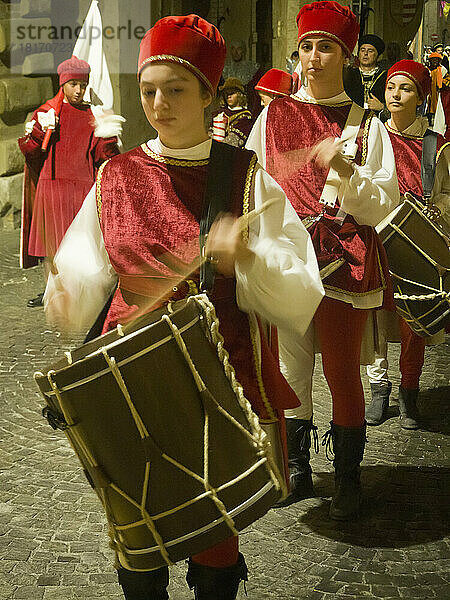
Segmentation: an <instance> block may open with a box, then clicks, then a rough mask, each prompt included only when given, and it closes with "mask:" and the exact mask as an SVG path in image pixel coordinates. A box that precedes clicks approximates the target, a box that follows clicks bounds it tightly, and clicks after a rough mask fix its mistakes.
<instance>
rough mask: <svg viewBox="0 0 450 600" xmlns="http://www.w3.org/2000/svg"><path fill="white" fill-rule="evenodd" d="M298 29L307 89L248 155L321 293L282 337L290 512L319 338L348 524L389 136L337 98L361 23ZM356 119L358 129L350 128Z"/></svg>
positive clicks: (335, 504)
mask: <svg viewBox="0 0 450 600" xmlns="http://www.w3.org/2000/svg"><path fill="white" fill-rule="evenodd" d="M297 24H298V40H299V54H300V62H301V65H302V73H303V74H304V76H305V77H306V82H307V87H306V88H305V87H302V88H301V89H300V90H299V92H297V93H296V94H295V95H294V96H291V97H289V98H282V99H276V100H273V101H272V102H271V103H270V105H269V106H268V108H267V109H265V110H264V111H263V113H262V114H261V116H260V117H259V119H258V121H257V122H256V123H255V126H254V128H253V130H252V133H251V134H250V136H249V140H248V144H247V145H248V147H249V148H252V149H254V150H256V152H257V154H258V157H259V159H260V161H261V162H262V163H263V164H264V165H265V166H266V168H267V170H268V172H269V173H270V174H271V175H272V176H273V177H274V178H275V179H276V180H277V181H278V183H279V184H280V185H281V187H282V188H283V189H284V191H285V192H286V195H287V197H288V198H289V200H290V201H291V203H292V205H293V206H294V208H295V210H296V211H297V214H298V215H299V216H300V218H301V219H303V220H304V222H305V224H306V225H307V227H308V230H309V232H310V234H311V237H312V241H313V244H314V248H315V251H316V255H317V258H318V262H319V267H320V269H321V273H322V277H323V281H324V288H325V298H324V299H323V300H322V302H321V304H320V306H319V308H318V310H317V312H316V314H315V316H314V323H313V326H311V327H310V328H309V330H308V332H307V333H306V335H305V336H297V337H293V336H285V335H284V332H283V331H280V332H279V339H280V361H281V365H282V371H283V373H284V374H285V376H286V378H287V380H288V382H289V383H290V385H291V386H292V388H293V389H294V390H295V392H296V393H297V395H298V397H299V399H300V400H301V403H302V406H301V407H300V408H299V409H298V410H294V411H292V410H291V411H288V412H287V413H286V416H287V417H288V418H287V432H288V449H289V462H290V467H291V490H292V494H291V496H290V497H289V498H288V499H287V502H295V501H297V500H300V499H302V498H305V497H309V496H311V495H313V486H312V479H311V468H310V465H309V450H310V444H311V441H310V431H311V428H312V402H311V383H312V373H313V368H314V351H315V344H314V338H315V337H316V338H317V341H318V343H319V346H320V350H321V353H322V362H323V369H324V374H325V377H326V380H327V383H328V385H329V388H330V391H331V395H332V400H333V420H332V423H331V436H332V440H333V444H334V455H335V459H334V467H335V473H336V477H335V478H336V487H335V493H334V496H333V500H332V503H331V508H330V516H331V517H332V518H334V519H340V520H345V519H350V518H352V517H354V516H355V515H356V514H357V513H358V510H359V505H360V478H359V473H360V463H361V460H362V457H363V452H364V446H365V439H366V438H365V421H364V395H363V389H362V384H361V377H360V350H361V340H362V337H363V331H364V326H365V323H366V319H367V315H368V314H369V312H370V310H371V309H373V308H377V307H380V306H381V305H382V304H383V301H384V296H385V290H386V283H387V280H388V277H389V274H388V268H387V262H386V256H385V253H384V249H383V247H382V245H381V242H380V240H379V238H378V236H377V234H376V233H375V230H374V228H373V227H374V226H375V225H376V224H377V223H378V222H379V221H380V220H381V219H382V218H383V217H384V216H386V215H387V214H388V213H389V212H390V211H391V210H392V209H393V208H394V207H395V206H396V204H397V203H398V200H399V193H398V186H397V181H396V177H395V166H394V157H393V154H392V148H391V145H390V142H389V138H388V136H387V133H386V130H385V129H384V127H383V125H382V124H381V122H380V121H379V120H378V119H377V118H376V117H374V116H373V113H370V112H369V111H366V112H364V111H363V109H360V108H357V107H356V105H354V104H352V102H351V100H350V99H349V97H348V96H347V94H346V93H345V92H344V87H343V78H342V71H343V67H344V64H345V63H346V62H347V60H348V58H349V56H350V55H351V52H352V50H353V48H354V46H355V44H356V41H357V38H358V31H359V25H358V22H357V20H356V17H355V16H354V14H353V13H352V12H351V10H350V9H349V8H347V7H344V6H342V5H340V4H338V3H337V2H313V3H312V4H308V5H305V6H303V7H302V8H301V10H300V12H299V14H298V17H297ZM353 107H354V108H353ZM351 109H352V115H351V116H349V115H350V110H351ZM355 110H356V111H358V110H359V111H360V112H359V113H358V114H359V115H360V118H359V119H354V118H353V115H354V114H355ZM361 118H362V121H361ZM346 122H348V124H349V125H351V127H349V126H347V125H346ZM359 122H360V126H359ZM352 135H353V139H354V140H355V141H353V140H351V139H350V138H351V137H352ZM341 136H342V138H341ZM339 138H341V139H339ZM351 157H354V158H351Z"/></svg>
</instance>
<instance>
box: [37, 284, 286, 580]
mask: <svg viewBox="0 0 450 600" xmlns="http://www.w3.org/2000/svg"><path fill="white" fill-rule="evenodd" d="M190 301H194V302H196V303H197V304H198V305H199V306H200V308H201V309H202V312H203V314H204V316H205V320H206V322H207V325H208V331H209V335H210V340H211V342H212V343H213V345H214V346H215V348H216V351H217V355H218V357H219V359H220V361H221V364H222V367H223V369H224V372H225V375H226V377H227V379H228V380H229V382H230V385H231V387H232V389H233V391H234V393H235V395H236V397H237V400H238V403H239V405H240V407H241V408H242V410H243V412H244V414H245V416H246V418H247V422H248V423H249V425H250V430H251V431H250V432H249V431H248V430H247V429H246V428H245V427H243V426H242V425H241V424H240V423H239V422H238V421H236V419H235V418H234V417H233V416H232V415H230V414H229V413H228V412H227V411H226V410H225V409H223V408H222V407H221V406H220V405H219V404H218V402H217V401H216V400H215V399H214V397H213V396H211V395H210V394H208V398H209V399H210V400H211V401H212V402H213V403H214V405H215V408H216V409H217V410H218V411H220V412H221V413H222V414H223V415H224V416H225V417H226V418H227V419H229V420H230V421H231V422H232V423H233V424H234V425H235V426H236V427H238V428H239V429H240V431H242V433H243V434H244V435H245V436H246V437H247V438H248V439H249V440H250V441H251V442H252V444H253V445H254V446H255V447H256V448H257V455H258V456H259V457H260V459H259V460H257V461H256V462H255V463H254V464H253V465H252V466H251V467H249V469H247V471H246V472H244V473H242V474H240V475H238V476H237V477H236V478H234V479H233V480H231V481H227V482H225V483H224V484H222V485H220V486H219V487H218V488H217V489H214V488H213V487H212V486H211V485H210V484H209V481H208V476H209V473H208V471H209V463H208V435H209V419H208V414H207V411H206V407H205V417H206V418H205V429H204V452H205V454H204V457H205V461H204V473H203V477H201V476H200V475H198V474H197V473H194V472H192V471H191V470H190V469H189V468H187V467H185V466H184V465H182V464H180V463H178V461H176V460H175V459H173V458H172V457H170V456H168V455H166V454H165V453H162V454H161V456H162V458H164V459H165V460H167V461H168V462H170V463H172V464H173V465H174V466H176V467H178V468H179V469H181V470H183V471H184V472H185V473H187V474H188V475H190V476H191V477H193V478H195V479H196V480H198V481H199V482H201V483H202V484H203V485H204V487H205V492H204V493H202V494H200V495H199V496H198V497H197V498H193V499H190V500H188V501H186V502H185V503H183V504H182V505H181V506H178V507H175V508H173V509H171V510H168V511H165V512H164V513H159V514H158V515H154V516H153V517H152V516H151V515H150V514H149V513H148V511H147V509H146V503H147V496H148V491H149V476H150V469H151V464H150V462H149V461H147V462H146V466H145V476H144V482H143V493H142V499H141V503H140V504H139V503H138V502H136V500H134V499H133V498H131V497H130V496H128V494H126V493H125V492H124V491H123V490H121V489H120V488H119V487H118V486H117V485H115V484H114V483H113V482H111V481H107V483H106V485H105V484H103V485H101V486H100V487H99V486H97V485H94V489H95V491H96V492H97V494H98V495H99V497H100V499H101V500H102V503H103V505H104V507H105V510H106V513H107V516H108V522H109V526H110V530H109V536H110V539H111V547H112V548H113V549H114V550H116V551H118V552H120V554H121V560H122V561H124V563H125V562H126V563H127V564H128V565H129V561H128V559H127V555H130V554H137V555H139V554H142V555H145V554H146V553H147V552H148V551H150V550H149V549H148V548H143V549H137V550H132V549H129V548H127V546H126V545H125V544H124V543H123V541H122V539H123V538H122V536H121V534H120V532H121V531H123V530H127V529H131V528H133V527H137V526H140V525H142V524H144V523H145V525H147V527H148V529H149V530H150V531H151V533H152V534H153V537H154V540H155V543H156V544H157V547H158V549H159V550H160V552H161V556H162V557H163V559H164V561H165V562H166V563H167V564H168V565H171V564H173V563H172V561H171V559H170V557H169V554H168V551H167V548H166V546H165V544H164V541H163V539H162V538H161V536H160V535H159V533H158V530H157V527H156V525H155V521H156V520H158V519H161V518H162V517H164V516H167V515H170V514H173V513H175V512H177V511H178V510H181V509H182V508H184V507H186V506H189V505H191V504H193V503H194V502H196V501H198V500H200V499H202V498H204V497H210V498H211V500H213V501H214V503H215V504H216V507H217V509H218V510H219V512H220V513H221V515H222V518H223V520H224V521H225V522H226V523H227V525H228V527H229V528H230V530H231V531H232V533H233V534H234V535H237V534H238V531H237V530H236V528H235V526H234V521H233V519H232V517H231V516H230V515H229V514H228V512H227V510H226V507H225V505H224V504H223V502H222V501H221V500H220V499H219V498H218V496H217V492H220V491H221V490H222V489H225V488H226V487H229V486H231V485H234V484H236V483H238V482H239V481H240V480H242V479H244V478H245V477H247V476H248V475H249V474H250V473H251V472H253V471H254V470H256V469H257V468H259V467H261V466H265V467H266V468H267V470H268V473H269V474H270V478H271V481H272V485H273V486H274V487H275V489H280V487H282V486H281V481H282V478H281V475H280V473H279V470H278V468H277V466H276V464H275V463H274V462H273V458H272V456H271V452H270V447H269V446H270V445H269V444H268V441H267V439H266V435H265V433H264V431H263V430H262V428H261V426H260V424H259V421H258V418H257V416H256V415H255V413H254V412H253V410H252V408H251V405H250V403H249V402H248V400H247V399H246V398H245V396H244V393H243V389H242V386H241V385H240V384H239V382H238V381H237V380H236V376H235V371H234V368H233V366H232V365H231V364H230V363H229V355H228V352H227V351H226V350H225V348H224V347H223V338H222V336H221V334H220V332H219V322H218V319H217V317H216V315H215V310H214V307H213V305H212V304H211V303H210V301H209V299H208V298H207V296H205V295H201V296H196V297H192V298H191V299H190ZM164 320H166V322H167V323H168V325H169V326H170V329H171V332H172V335H173V336H174V339H175V340H176V342H177V344H178V346H179V348H180V350H181V351H182V353H183V356H184V358H185V359H186V361H187V363H188V365H189V366H190V368H191V372H192V375H193V377H194V380H195V382H196V385H197V388H198V389H199V391H200V392H202V393H205V392H208V390H207V387H206V385H205V384H204V382H203V380H202V378H201V376H200V374H199V373H198V371H197V369H196V367H195V365H194V363H193V361H192V358H191V356H190V355H189V352H188V349H187V347H186V345H185V343H184V340H183V338H182V334H181V332H180V330H179V329H178V328H177V327H176V325H175V324H174V323H173V322H172V321H171V319H170V317H167V318H164ZM101 353H102V354H103V356H104V358H105V360H106V362H107V364H108V366H109V369H110V371H111V373H112V375H113V376H114V378H115V380H116V382H117V384H118V386H119V388H120V390H121V392H122V394H123V396H124V398H125V400H126V402H127V404H128V407H129V410H130V412H131V415H132V417H133V420H134V422H135V424H136V427H137V430H138V432H139V435H140V436H141V439H145V438H149V439H151V437H150V436H149V433H148V431H147V429H146V427H145V424H144V422H143V420H142V418H141V416H140V415H139V412H138V410H137V409H136V407H135V406H134V404H133V401H132V398H131V395H130V393H129V391H128V389H127V386H126V383H125V381H124V379H123V377H122V374H121V372H120V368H119V366H118V365H117V364H116V361H115V358H114V357H112V356H110V355H109V354H108V349H107V348H106V347H105V348H101ZM55 374H56V372H55V371H49V372H48V373H47V379H48V381H49V383H50V387H51V389H52V390H53V393H54V395H55V397H56V399H57V401H58V404H59V407H60V410H61V414H62V415H63V416H64V418H65V420H66V422H67V424H68V428H67V430H66V435H67V437H68V439H69V442H70V443H71V445H72V447H73V449H74V451H75V453H77V454H78V453H80V451H81V455H82V456H80V459H81V462H82V464H83V465H87V466H86V468H87V472H88V473H89V474H90V471H92V472H94V473H95V470H96V469H98V470H99V471H100V473H101V467H99V465H98V463H97V462H96V460H95V457H94V456H93V455H92V453H91V452H90V450H89V449H88V448H87V446H86V444H85V443H84V441H83V439H82V438H81V436H80V434H79V432H78V431H77V423H76V422H75V421H74V420H73V419H72V418H71V416H70V414H69V413H68V411H67V410H66V409H65V408H64V405H63V399H62V396H61V393H60V390H59V388H58V385H57V383H56V382H55V380H54V379H53V376H54V375H55ZM35 375H38V374H37V373H36V374H35ZM41 375H42V374H41ZM44 397H45V396H44ZM76 446H78V449H77V448H76ZM83 459H84V460H83ZM108 487H109V488H110V489H112V490H114V491H115V492H116V493H118V494H120V495H121V496H122V497H124V498H125V499H126V500H127V501H129V502H130V504H132V505H133V506H134V507H135V508H136V509H138V510H139V511H140V512H141V515H142V520H139V521H137V522H134V523H129V524H126V525H117V524H115V522H114V521H115V519H114V511H113V510H112V508H111V506H110V502H109V498H108V494H107V488H108ZM103 488H104V489H103ZM129 568H131V569H132V570H133V567H132V566H131V565H129Z"/></svg>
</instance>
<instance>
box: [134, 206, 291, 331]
mask: <svg viewBox="0 0 450 600" xmlns="http://www.w3.org/2000/svg"><path fill="white" fill-rule="evenodd" d="M281 198H282V197H281V196H279V197H276V198H269V199H268V200H266V201H265V202H263V203H262V204H261V206H259V207H258V208H254V209H253V210H251V211H250V212H249V213H247V214H246V215H241V216H240V217H239V218H238V219H237V224H238V226H239V232H240V233H243V232H244V231H245V230H246V229H247V227H248V226H249V225H250V223H252V222H253V221H254V220H255V219H256V218H257V217H259V215H261V214H262V213H263V212H265V211H266V210H267V209H268V208H270V207H271V206H272V205H273V204H275V202H278V201H279V200H280V199H281ZM207 260H209V257H208V256H206V255H204V256H198V257H197V258H195V259H194V260H193V261H192V263H191V264H190V265H189V266H190V270H189V271H188V272H187V273H184V274H183V276H182V277H180V279H178V280H175V281H171V283H170V284H169V285H168V286H167V288H166V289H165V290H164V291H163V292H162V293H161V294H160V295H159V296H158V298H156V299H153V298H152V299H151V300H150V301H149V302H148V303H147V304H145V305H144V306H141V307H140V308H139V310H138V311H137V313H134V314H133V317H132V319H131V320H130V321H128V322H127V324H130V323H132V322H133V321H134V320H135V319H137V318H139V317H140V316H142V315H143V314H145V313H147V312H150V311H151V310H152V309H153V308H156V307H157V306H158V304H159V303H160V302H161V301H162V300H164V299H165V298H167V296H168V295H169V294H170V293H171V292H172V291H173V288H174V287H178V286H179V285H180V284H181V283H183V281H185V280H186V279H187V278H188V277H189V276H190V275H193V274H194V273H195V272H196V271H197V270H198V269H199V268H200V266H201V265H202V264H203V263H205V262H206V261H207Z"/></svg>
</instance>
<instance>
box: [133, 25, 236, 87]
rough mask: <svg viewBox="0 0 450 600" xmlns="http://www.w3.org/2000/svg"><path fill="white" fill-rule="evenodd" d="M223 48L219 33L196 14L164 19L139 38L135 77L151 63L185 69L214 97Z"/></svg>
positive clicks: (223, 52) (222, 62) (221, 68)
mask: <svg viewBox="0 0 450 600" xmlns="http://www.w3.org/2000/svg"><path fill="white" fill-rule="evenodd" d="M225 55H226V47H225V42H224V39H223V37H222V36H221V35H220V32H219V30H218V29H217V28H216V27H214V25H211V23H208V21H205V19H202V18H201V17H198V16H197V15H183V16H180V17H164V18H163V19H160V20H159V21H157V23H155V25H154V26H153V27H152V28H151V29H149V30H148V31H147V33H146V34H145V36H144V37H143V38H142V41H141V45H140V49H139V59H138V77H140V75H141V72H142V70H143V69H144V68H145V67H146V66H147V65H149V64H151V63H154V62H172V63H175V64H177V65H181V66H182V67H185V68H186V69H188V70H189V71H191V73H193V74H194V75H195V76H196V77H198V79H199V80H200V81H201V82H202V83H204V84H205V85H206V87H207V88H208V90H209V91H210V92H211V93H212V94H213V95H214V94H215V92H216V89H217V86H218V84H219V80H220V75H221V74H222V71H223V67H224V64H225Z"/></svg>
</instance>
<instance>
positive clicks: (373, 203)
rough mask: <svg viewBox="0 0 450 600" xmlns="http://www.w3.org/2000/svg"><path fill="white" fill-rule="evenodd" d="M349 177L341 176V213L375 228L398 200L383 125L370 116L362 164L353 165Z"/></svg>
mask: <svg viewBox="0 0 450 600" xmlns="http://www.w3.org/2000/svg"><path fill="white" fill-rule="evenodd" d="M353 168H354V173H353V175H352V176H351V177H350V178H342V183H341V186H340V188H339V193H338V197H339V201H340V204H341V208H342V210H343V211H344V212H346V213H349V214H350V215H352V216H353V217H354V218H355V219H356V221H357V222H358V223H359V224H360V225H372V226H373V227H375V225H377V223H379V222H380V221H381V220H382V219H384V217H386V216H387V215H388V214H389V213H390V212H391V211H392V210H393V209H394V208H395V207H396V206H397V205H398V203H399V202H400V192H399V190H398V182H397V171H396V168H395V159H394V153H393V150H392V145H391V141H390V139H389V134H388V132H387V131H386V128H385V127H384V126H383V124H382V123H381V121H379V119H377V118H376V117H373V118H372V120H371V123H370V129H369V134H368V143H367V158H366V161H365V164H364V165H361V166H359V165H355V164H354V165H353Z"/></svg>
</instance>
